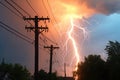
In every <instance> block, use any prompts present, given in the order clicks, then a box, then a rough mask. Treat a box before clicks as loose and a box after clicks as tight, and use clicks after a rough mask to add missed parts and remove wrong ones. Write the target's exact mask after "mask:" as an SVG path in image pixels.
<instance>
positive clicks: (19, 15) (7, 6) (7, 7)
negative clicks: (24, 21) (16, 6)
mask: <svg viewBox="0 0 120 80" xmlns="http://www.w3.org/2000/svg"><path fill="white" fill-rule="evenodd" d="M0 4H1V5H3V6H4V7H6V8H7V9H8V10H10V11H11V12H12V13H14V14H15V15H16V16H17V17H19V18H21V16H20V15H18V14H17V13H15V12H14V11H13V10H12V9H10V8H9V7H8V6H6V5H5V4H4V3H2V2H0Z"/></svg>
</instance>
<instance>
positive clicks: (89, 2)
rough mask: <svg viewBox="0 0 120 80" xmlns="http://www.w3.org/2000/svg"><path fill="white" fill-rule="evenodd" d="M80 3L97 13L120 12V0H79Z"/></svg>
mask: <svg viewBox="0 0 120 80" xmlns="http://www.w3.org/2000/svg"><path fill="white" fill-rule="evenodd" d="M79 3H80V4H84V5H86V6H87V7H88V8H90V9H93V10H95V12H97V13H102V14H107V15H108V14H112V13H120V0H79Z"/></svg>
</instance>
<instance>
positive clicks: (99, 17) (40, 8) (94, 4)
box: [0, 0, 120, 76]
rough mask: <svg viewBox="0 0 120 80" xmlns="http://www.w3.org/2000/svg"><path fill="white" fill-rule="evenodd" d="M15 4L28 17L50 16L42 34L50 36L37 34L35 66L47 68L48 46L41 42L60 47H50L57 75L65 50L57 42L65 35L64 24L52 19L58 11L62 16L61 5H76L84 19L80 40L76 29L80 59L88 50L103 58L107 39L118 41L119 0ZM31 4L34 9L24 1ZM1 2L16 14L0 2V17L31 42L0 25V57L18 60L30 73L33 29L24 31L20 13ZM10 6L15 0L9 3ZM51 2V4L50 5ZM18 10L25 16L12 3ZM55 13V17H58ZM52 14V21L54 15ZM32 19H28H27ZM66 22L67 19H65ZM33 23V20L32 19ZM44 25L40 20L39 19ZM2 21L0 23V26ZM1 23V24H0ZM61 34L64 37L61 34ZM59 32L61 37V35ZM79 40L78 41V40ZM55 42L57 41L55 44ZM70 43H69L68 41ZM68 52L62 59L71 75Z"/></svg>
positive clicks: (22, 1)
mask: <svg viewBox="0 0 120 80" xmlns="http://www.w3.org/2000/svg"><path fill="white" fill-rule="evenodd" d="M7 1H8V2H10V3H12V2H11V0H7ZM13 1H15V2H16V3H17V4H19V5H20V6H21V7H22V8H23V9H25V11H27V12H28V13H29V14H30V15H31V17H34V16H35V15H37V14H38V15H39V16H40V17H41V16H44V17H47V16H49V17H50V18H51V22H50V23H48V22H47V24H48V26H49V32H48V33H46V32H44V33H43V34H44V35H46V36H47V37H48V38H49V39H50V40H48V39H46V38H45V36H42V35H40V54H39V55H40V56H39V57H40V59H39V66H40V69H41V68H42V69H45V70H46V71H48V69H49V50H47V49H44V48H43V47H44V45H51V44H53V45H55V46H59V47H61V48H60V49H59V50H55V51H54V53H55V54H54V55H53V63H54V64H53V69H54V71H55V70H57V71H58V72H59V73H58V74H59V75H63V64H64V61H63V57H64V55H66V50H65V48H63V46H61V42H62V41H63V44H64V42H65V40H64V39H67V36H66V35H64V34H65V32H64V31H66V28H65V27H64V25H62V26H63V27H64V28H63V29H61V28H59V27H58V25H57V23H56V21H57V20H58V24H61V23H59V21H60V20H61V19H62V18H59V17H60V15H61V16H62V15H63V14H65V12H66V9H64V6H62V5H61V4H64V5H73V6H77V7H78V13H77V15H79V14H82V15H83V17H84V20H86V21H87V22H89V24H88V23H87V22H86V23H85V24H83V25H84V27H85V28H86V29H87V31H88V36H87V38H86V39H85V40H84V41H83V39H82V37H81V36H82V35H81V31H78V32H77V31H76V34H78V35H77V45H78V46H79V45H80V46H81V45H82V47H80V48H78V49H80V50H82V51H81V52H82V53H80V56H82V59H83V58H84V56H87V55H89V54H100V55H101V56H102V58H103V59H106V57H107V55H106V52H105V51H104V48H105V46H106V45H107V43H108V41H109V40H111V41H115V40H117V41H120V38H119V34H120V31H119V30H120V25H119V21H120V14H119V12H120V4H119V3H120V0H57V1H55V0H41V1H40V0H36V1H34V0H13ZM27 1H29V3H30V4H31V5H32V7H33V8H34V9H35V11H36V12H37V13H36V12H34V11H33V9H31V7H30V5H29V4H28V2H27ZM0 2H1V3H4V4H5V5H6V6H8V7H9V8H10V9H12V10H13V11H14V12H15V13H17V14H18V15H19V16H20V18H19V17H18V16H17V15H15V14H14V13H13V12H11V11H10V10H9V9H8V8H6V7H5V6H3V5H2V4H0V21H2V22H3V23H5V24H7V25H9V26H10V27H12V28H13V29H15V30H17V31H19V32H20V33H22V34H24V35H26V36H28V37H29V38H31V40H30V41H31V42H32V44H30V43H28V42H26V41H25V40H23V39H21V38H19V37H18V36H16V35H14V34H12V33H10V32H9V31H7V30H6V29H4V28H3V27H0V61H2V59H3V58H4V59H5V61H6V62H7V63H20V64H22V65H24V66H26V67H27V68H28V69H29V70H30V72H32V73H33V71H34V68H33V67H34V32H32V31H31V32H27V30H25V25H27V26H31V25H30V24H29V23H27V22H26V21H24V20H23V19H22V17H23V16H21V15H20V14H19V13H18V12H17V11H16V10H15V9H13V8H12V7H11V6H10V5H9V4H8V3H7V2H6V1H5V0H0ZM12 5H13V6H15V4H13V3H12ZM50 6H51V7H50ZM15 7H16V8H17V9H18V10H20V12H22V13H23V15H24V16H26V17H29V16H28V15H27V14H26V13H25V12H23V11H22V10H21V9H19V8H18V7H17V6H15ZM58 10H60V11H58ZM58 16H59V17H58ZM54 18H56V21H55V19H54ZM31 22H32V21H31ZM66 22H67V21H66ZM32 24H33V23H32ZM40 24H42V25H43V26H46V24H45V23H44V22H41V21H40V23H39V25H40ZM1 25H2V24H0V26H1ZM2 26H3V25H2ZM63 35H64V37H65V38H63ZM61 36H62V37H61ZM81 41H82V43H81ZM56 43H57V44H56ZM70 46H72V45H70ZM69 48H71V47H68V53H69V52H71V50H73V49H69ZM71 56H73V55H72V54H70V55H67V56H66V59H65V60H66V63H67V67H68V69H67V70H68V73H67V75H69V76H70V75H71V74H72V72H69V70H70V71H72V70H73V69H71V68H73V67H75V66H74V65H72V67H71V66H70V63H71V61H70V59H71Z"/></svg>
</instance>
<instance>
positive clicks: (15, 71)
mask: <svg viewBox="0 0 120 80" xmlns="http://www.w3.org/2000/svg"><path fill="white" fill-rule="evenodd" d="M6 79H7V80H29V79H30V73H29V71H28V70H27V69H26V68H25V67H23V66H21V65H20V64H6V63H1V64H0V80H6Z"/></svg>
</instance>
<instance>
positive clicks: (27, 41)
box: [0, 24, 32, 44]
mask: <svg viewBox="0 0 120 80" xmlns="http://www.w3.org/2000/svg"><path fill="white" fill-rule="evenodd" d="M0 27H2V28H4V29H5V30H7V31H8V32H10V33H12V34H13V35H15V36H17V37H19V38H21V39H22V40H24V41H26V42H28V43H30V44H32V42H31V41H29V40H27V39H25V38H24V37H22V36H20V35H18V34H17V33H15V32H13V31H11V30H9V29H8V28H6V27H4V26H3V25H1V24H0Z"/></svg>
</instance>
